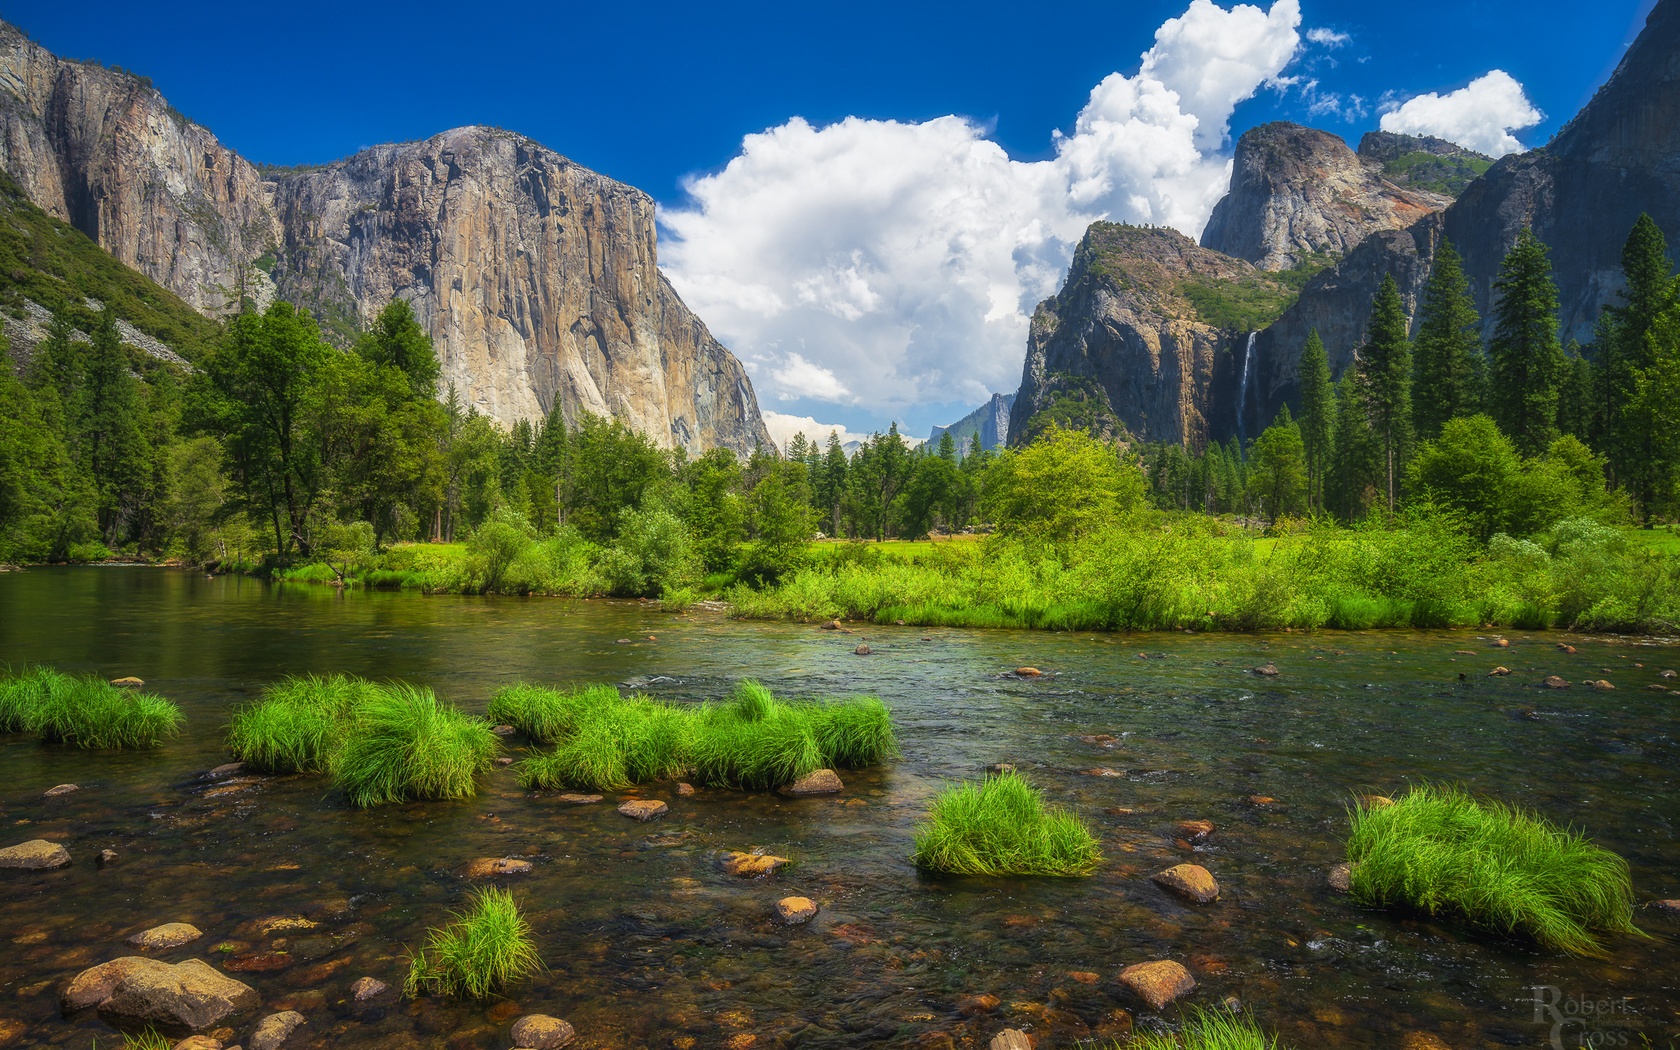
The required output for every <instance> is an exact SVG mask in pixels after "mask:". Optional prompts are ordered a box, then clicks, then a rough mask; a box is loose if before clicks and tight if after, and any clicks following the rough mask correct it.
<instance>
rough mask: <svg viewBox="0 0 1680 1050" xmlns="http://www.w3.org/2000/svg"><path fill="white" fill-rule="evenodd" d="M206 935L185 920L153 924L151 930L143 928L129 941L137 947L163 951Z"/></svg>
mask: <svg viewBox="0 0 1680 1050" xmlns="http://www.w3.org/2000/svg"><path fill="white" fill-rule="evenodd" d="M202 936H204V934H203V933H201V932H199V929H198V927H197V926H192V925H189V924H188V923H184V922H166V923H164V924H163V925H162V926H153V927H152V928H151V929H149V930H142V931H141V932H139V933H137V934H135V935H134V936H132V937H130V938H129V939H128V943H129V944H132V945H134V946H135V947H136V948H144V949H146V950H147V951H163V950H165V949H169V948H179V947H180V946H181V945H183V944H191V943H192V942H193V941H196V940H198V939H199V938H200V937H202Z"/></svg>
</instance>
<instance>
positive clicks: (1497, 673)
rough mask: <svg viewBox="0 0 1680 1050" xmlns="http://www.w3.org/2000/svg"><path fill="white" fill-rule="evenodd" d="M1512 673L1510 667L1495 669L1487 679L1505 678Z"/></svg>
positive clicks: (1489, 673) (1488, 674)
mask: <svg viewBox="0 0 1680 1050" xmlns="http://www.w3.org/2000/svg"><path fill="white" fill-rule="evenodd" d="M1510 673H1511V669H1510V668H1509V667H1495V668H1494V669H1493V670H1491V671H1489V672H1488V673H1487V677H1489V678H1504V677H1505V676H1506V675H1508V674H1510Z"/></svg>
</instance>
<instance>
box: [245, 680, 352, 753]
mask: <svg viewBox="0 0 1680 1050" xmlns="http://www.w3.org/2000/svg"><path fill="white" fill-rule="evenodd" d="M381 690H382V687H381V686H378V685H376V684H374V683H373V682H369V681H366V680H365V679H361V678H353V677H350V676H347V675H332V676H330V677H327V678H315V677H307V678H287V679H284V680H282V681H281V682H279V683H277V684H275V685H273V686H270V687H269V689H268V690H267V692H265V693H264V694H263V698H262V699H261V700H259V701H258V702H256V703H254V704H249V705H247V706H245V707H243V708H241V709H240V710H239V711H237V712H235V713H234V716H233V721H232V722H231V724H230V725H229V726H228V748H229V749H230V750H232V751H233V753H234V756H235V757H237V758H238V759H240V760H241V761H243V762H246V763H248V764H249V765H251V766H252V767H254V768H256V769H261V770H265V771H267V772H270V773H313V772H321V771H323V770H327V769H330V768H331V767H332V761H333V757H334V756H335V755H336V754H337V753H338V750H339V748H340V747H341V746H342V745H343V741H344V737H345V734H346V732H347V731H348V728H349V722H350V719H351V718H352V716H353V714H354V712H355V711H356V709H357V708H358V707H359V706H360V705H362V704H363V703H365V702H367V701H368V700H370V699H372V698H373V697H376V696H378V695H379V693H380V692H381Z"/></svg>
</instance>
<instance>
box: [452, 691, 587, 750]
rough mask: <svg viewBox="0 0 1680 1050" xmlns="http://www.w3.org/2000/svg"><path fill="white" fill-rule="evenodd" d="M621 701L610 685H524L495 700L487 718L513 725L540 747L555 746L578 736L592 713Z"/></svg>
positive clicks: (498, 695)
mask: <svg viewBox="0 0 1680 1050" xmlns="http://www.w3.org/2000/svg"><path fill="white" fill-rule="evenodd" d="M618 701H619V695H618V690H617V689H615V688H613V687H612V686H610V685H588V686H584V687H582V688H581V689H571V690H560V689H544V688H542V687H541V686H535V685H525V684H523V683H521V684H519V685H513V686H509V687H508V688H506V689H503V690H502V691H501V692H499V693H497V694H496V695H495V696H493V697H491V698H490V707H489V709H488V710H487V711H486V712H485V715H484V717H486V718H488V719H490V721H491V722H492V723H493V724H495V725H510V726H512V727H513V728H515V729H517V730H519V731H520V732H521V733H524V734H525V735H526V736H528V737H530V738H531V739H532V740H534V741H536V742H537V743H539V744H552V743H554V742H555V741H557V740H564V739H565V738H566V737H569V736H571V735H572V734H573V733H576V732H577V730H578V725H579V722H580V720H581V719H583V718H584V717H585V716H586V715H587V714H588V713H589V712H590V711H592V710H594V709H596V708H600V707H604V706H607V705H610V704H615V703H617V702H618Z"/></svg>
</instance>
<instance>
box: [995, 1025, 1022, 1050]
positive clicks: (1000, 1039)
mask: <svg viewBox="0 0 1680 1050" xmlns="http://www.w3.org/2000/svg"><path fill="white" fill-rule="evenodd" d="M986 1046H987V1048H988V1050H1033V1040H1032V1036H1030V1035H1028V1034H1027V1033H1025V1032H1023V1031H1021V1030H1020V1029H1019V1028H1005V1029H1004V1030H1003V1031H1001V1032H999V1033H998V1034H997V1035H994V1036H992V1041H991V1042H990V1043H987V1044H986Z"/></svg>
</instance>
